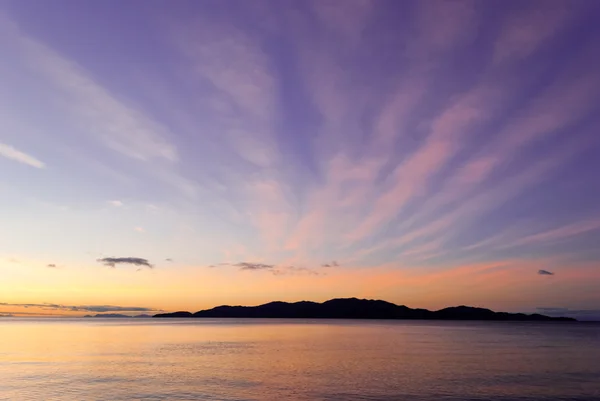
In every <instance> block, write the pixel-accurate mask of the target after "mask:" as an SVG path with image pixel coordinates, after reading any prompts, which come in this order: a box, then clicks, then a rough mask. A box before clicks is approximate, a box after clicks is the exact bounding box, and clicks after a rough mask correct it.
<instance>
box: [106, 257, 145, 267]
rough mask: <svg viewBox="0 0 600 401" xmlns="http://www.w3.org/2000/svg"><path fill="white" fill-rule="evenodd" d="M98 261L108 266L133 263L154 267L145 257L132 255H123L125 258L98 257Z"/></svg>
mask: <svg viewBox="0 0 600 401" xmlns="http://www.w3.org/2000/svg"><path fill="white" fill-rule="evenodd" d="M98 262H100V263H102V264H104V265H106V266H110V267H116V266H117V265H134V266H141V267H148V268H150V269H152V268H154V266H153V265H152V264H150V262H148V260H147V259H143V258H134V257H125V258H101V259H98Z"/></svg>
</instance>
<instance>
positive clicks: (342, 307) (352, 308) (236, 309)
mask: <svg viewBox="0 0 600 401" xmlns="http://www.w3.org/2000/svg"><path fill="white" fill-rule="evenodd" d="M154 317H156V318H282V319H421V320H490V321H535V322H544V321H560V322H575V321H576V319H573V318H569V317H550V316H545V315H540V314H537V313H535V314H532V315H526V314H524V313H506V312H494V311H491V310H489V309H484V308H474V307H470V306H456V307H450V308H445V309H440V310H438V311H430V310H427V309H412V308H409V307H407V306H404V305H395V304H393V303H390V302H386V301H380V300H368V299H358V298H342V299H331V300H329V301H325V302H323V303H318V302H309V301H301V302H293V303H289V302H270V303H267V304H264V305H259V306H228V305H224V306H217V307H216V308H212V309H207V310H201V311H198V312H196V313H191V312H173V313H159V314H157V315H154Z"/></svg>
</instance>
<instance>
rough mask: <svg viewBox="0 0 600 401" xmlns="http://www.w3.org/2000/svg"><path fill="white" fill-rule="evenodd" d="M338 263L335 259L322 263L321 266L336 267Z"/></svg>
mask: <svg viewBox="0 0 600 401" xmlns="http://www.w3.org/2000/svg"><path fill="white" fill-rule="evenodd" d="M339 265H340V264H339V263H338V262H336V261H335V260H334V261H332V262H329V263H323V264H322V265H321V267H338V266H339Z"/></svg>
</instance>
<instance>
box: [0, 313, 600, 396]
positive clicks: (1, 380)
mask: <svg viewBox="0 0 600 401" xmlns="http://www.w3.org/2000/svg"><path fill="white" fill-rule="evenodd" d="M0 400H44V401H45V400H48V401H51V400H110V401H118V400H231V401H233V400H236V401H237V400H331V401H333V400H363V401H364V400H369V401H374V400H382V401H383V400H416V401H418V400H436V401H437V400H502V401H508V400H582V401H583V400H586V401H588V400H590V401H591V400H600V325H598V324H587V323H529V322H519V323H510V322H422V321H350V320H339V321H338V320H311V321H308V320H302V321H300V320H286V319H273V320H268V319H255V320H251V319H196V320H191V319H190V320H185V319H182V320H179V319H101V318H89V319H73V318H71V319H50V318H46V319H33V318H1V319H0Z"/></svg>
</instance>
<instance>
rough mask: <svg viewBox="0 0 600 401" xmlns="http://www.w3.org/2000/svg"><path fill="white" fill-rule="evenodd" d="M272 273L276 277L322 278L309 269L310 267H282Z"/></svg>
mask: <svg viewBox="0 0 600 401" xmlns="http://www.w3.org/2000/svg"><path fill="white" fill-rule="evenodd" d="M271 272H272V273H273V274H274V275H276V276H285V275H292V276H293V275H310V276H320V275H321V273H319V272H317V271H314V270H312V269H309V268H308V267H297V266H282V267H277V268H276V269H273V270H271Z"/></svg>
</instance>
